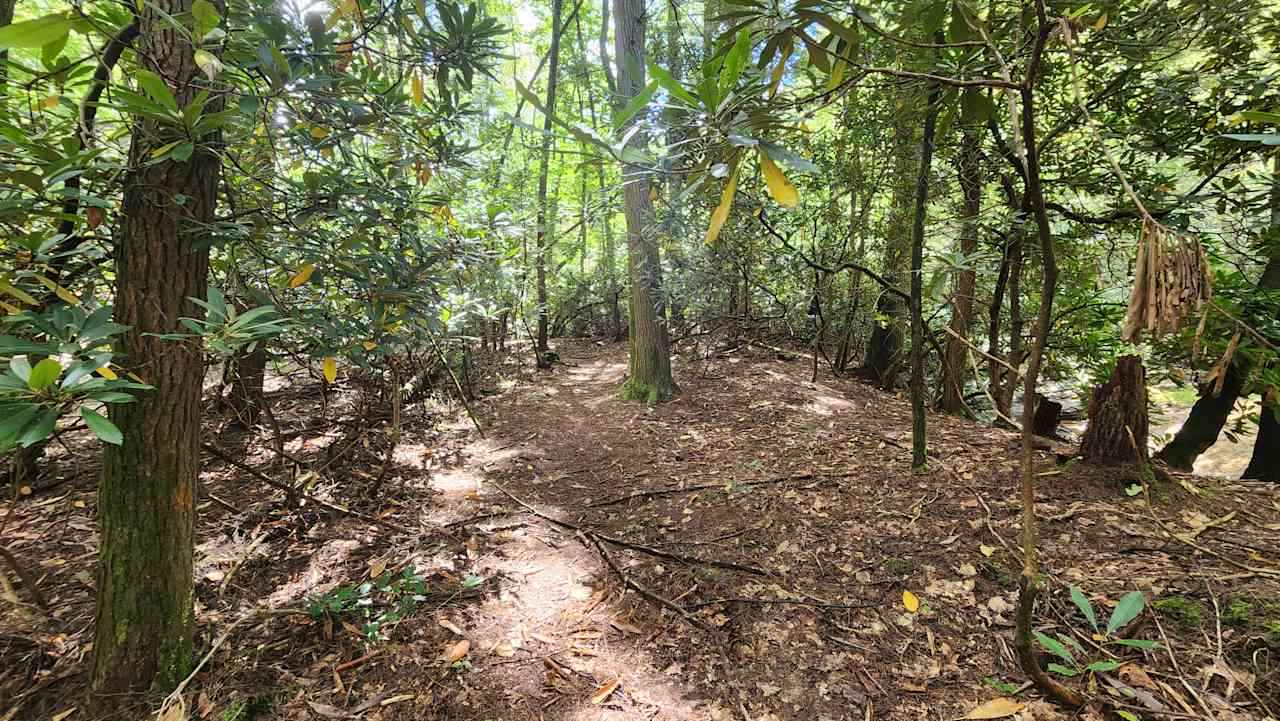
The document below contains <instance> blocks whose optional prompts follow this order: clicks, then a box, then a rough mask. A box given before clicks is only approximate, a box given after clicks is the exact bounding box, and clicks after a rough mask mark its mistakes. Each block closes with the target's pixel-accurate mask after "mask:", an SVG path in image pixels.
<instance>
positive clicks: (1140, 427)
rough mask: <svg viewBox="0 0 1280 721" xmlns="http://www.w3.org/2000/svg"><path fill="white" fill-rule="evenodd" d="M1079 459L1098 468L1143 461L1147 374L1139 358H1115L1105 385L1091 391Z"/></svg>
mask: <svg viewBox="0 0 1280 721" xmlns="http://www.w3.org/2000/svg"><path fill="white" fill-rule="evenodd" d="M1135 446H1136V447H1137V453H1136V454H1135V452H1134V447H1135ZM1080 455H1082V456H1083V457H1084V460H1085V462H1086V463H1094V464H1099V465H1119V464H1122V463H1135V462H1145V461H1146V460H1147V374H1146V371H1145V370H1144V369H1143V367H1142V357H1141V356H1136V355H1129V356H1122V357H1120V358H1118V359H1117V360H1116V367H1115V370H1114V371H1112V372H1111V377H1110V378H1109V379H1107V382H1106V383H1103V384H1102V385H1101V386H1098V387H1097V388H1094V389H1093V396H1092V397H1091V398H1090V399H1089V426H1088V427H1087V428H1086V429H1085V431H1084V437H1083V438H1082V439H1081V441H1080Z"/></svg>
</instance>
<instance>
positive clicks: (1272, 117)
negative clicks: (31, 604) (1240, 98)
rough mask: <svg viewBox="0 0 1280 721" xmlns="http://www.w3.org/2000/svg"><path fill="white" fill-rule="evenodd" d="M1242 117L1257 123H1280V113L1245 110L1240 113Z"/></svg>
mask: <svg viewBox="0 0 1280 721" xmlns="http://www.w3.org/2000/svg"><path fill="white" fill-rule="evenodd" d="M1240 117H1242V118H1244V119H1245V120H1252V121H1254V122H1256V123H1280V113H1269V112H1264V111H1262V110H1245V111H1242V112H1241V113H1240Z"/></svg>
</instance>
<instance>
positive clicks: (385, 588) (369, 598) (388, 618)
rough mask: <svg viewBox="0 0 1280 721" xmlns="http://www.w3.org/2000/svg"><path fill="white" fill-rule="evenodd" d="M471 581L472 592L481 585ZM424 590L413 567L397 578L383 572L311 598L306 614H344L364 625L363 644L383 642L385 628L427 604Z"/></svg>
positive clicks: (424, 583)
mask: <svg viewBox="0 0 1280 721" xmlns="http://www.w3.org/2000/svg"><path fill="white" fill-rule="evenodd" d="M474 578H475V579H476V580H475V581H474V582H471V579H472V577H470V576H469V577H468V578H467V581H465V582H464V583H463V586H464V587H465V588H474V587H475V586H478V585H480V584H481V583H483V579H481V578H479V577H478V576H477V577H474ZM469 582H470V584H471V585H468V583H469ZM427 590H428V589H427V585H426V578H425V577H424V576H420V575H418V573H417V571H416V570H415V569H414V568H413V567H409V568H406V569H405V570H404V572H403V573H401V574H398V575H397V574H394V573H392V572H390V571H386V572H384V573H383V574H382V575H381V576H379V577H378V578H376V579H373V580H371V581H365V582H364V583H361V584H347V585H342V586H338V587H337V588H334V589H332V590H329V591H327V592H325V593H323V594H321V595H319V596H315V597H312V598H311V599H310V600H309V601H308V602H307V613H309V614H311V616H313V617H315V618H323V617H325V616H341V615H344V614H347V615H353V616H357V617H359V618H360V619H361V620H362V622H363V623H362V625H361V626H360V630H361V631H362V632H364V634H365V639H366V641H368V642H369V643H374V642H377V641H385V640H386V638H387V637H386V635H385V630H386V627H387V626H388V625H389V624H394V623H398V622H399V621H401V620H402V619H404V618H406V617H408V616H409V615H410V614H412V613H413V612H414V610H416V609H417V607H418V604H419V603H421V602H423V601H425V600H427V596H426V593H427Z"/></svg>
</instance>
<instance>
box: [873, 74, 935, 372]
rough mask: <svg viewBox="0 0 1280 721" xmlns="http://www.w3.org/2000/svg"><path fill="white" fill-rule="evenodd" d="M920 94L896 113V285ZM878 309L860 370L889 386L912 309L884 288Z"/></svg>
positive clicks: (905, 242)
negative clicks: (882, 319)
mask: <svg viewBox="0 0 1280 721" xmlns="http://www.w3.org/2000/svg"><path fill="white" fill-rule="evenodd" d="M919 99H920V98H919V95H918V94H915V93H906V94H904V96H903V97H902V100H903V102H902V107H901V108H899V109H898V110H896V111H895V112H894V123H893V136H894V141H893V142H894V169H893V199H892V201H891V202H892V206H891V207H890V210H889V222H888V228H887V230H886V232H885V244H884V269H883V275H884V278H885V280H886V281H888V282H889V283H890V284H891V285H893V286H895V287H901V286H902V279H903V276H905V275H906V274H907V262H908V260H907V259H908V255H909V252H910V248H911V208H912V203H913V201H914V191H915V183H914V182H913V181H914V180H915V179H916V174H917V172H918V171H919V165H918V163H917V158H916V151H917V148H918V145H919V144H918V142H917V140H916V116H915V113H914V112H912V111H913V110H914V107H915V106H916V105H917V104H918V103H919ZM876 312H877V314H880V315H883V316H885V317H887V318H888V321H887V322H885V323H883V324H877V326H876V328H875V329H874V330H872V332H871V338H870V340H869V341H868V346H867V355H866V357H865V359H864V360H863V364H862V368H861V369H859V372H860V373H861V374H862V375H864V376H866V377H868V378H870V379H872V380H874V381H875V382H876V383H877V384H878V385H879V386H880V387H881V388H884V389H885V390H893V388H894V387H895V386H896V385H897V381H898V370H899V369H900V368H901V367H902V361H903V358H902V347H903V326H905V325H906V322H905V321H906V317H907V315H908V314H909V312H910V310H909V309H908V308H907V307H906V304H904V303H903V302H902V300H901V299H900V298H898V297H896V296H894V295H893V294H891V293H882V294H881V295H880V298H879V300H878V301H876Z"/></svg>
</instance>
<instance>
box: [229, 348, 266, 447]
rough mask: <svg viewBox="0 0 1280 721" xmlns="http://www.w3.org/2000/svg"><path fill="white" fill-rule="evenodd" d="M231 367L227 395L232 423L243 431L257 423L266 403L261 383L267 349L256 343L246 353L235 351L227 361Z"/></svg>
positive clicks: (264, 372)
mask: <svg viewBox="0 0 1280 721" xmlns="http://www.w3.org/2000/svg"><path fill="white" fill-rule="evenodd" d="M228 362H229V363H231V364H232V367H231V394H230V396H229V397H228V398H227V402H228V404H229V405H230V406H231V413H232V415H233V416H235V422H236V423H238V424H240V425H241V426H242V427H243V428H244V429H245V430H248V429H250V428H253V427H254V426H255V425H257V424H258V418H259V416H261V415H262V406H263V404H264V403H265V402H266V395H265V394H264V393H263V390H262V387H263V382H264V380H265V379H266V371H267V349H266V348H265V347H263V343H262V342H259V343H258V345H257V347H255V348H254V349H253V350H252V351H251V352H249V353H243V352H241V353H237V354H236V355H235V356H234V357H232V358H231V359H229V360H228Z"/></svg>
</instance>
